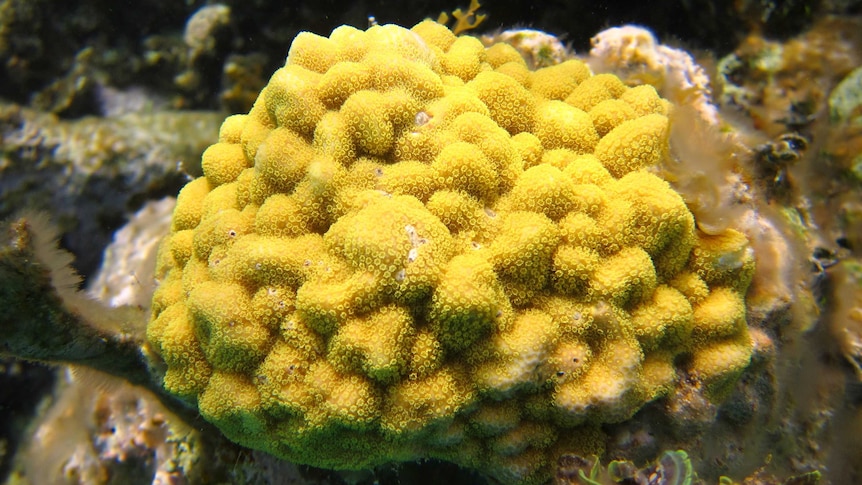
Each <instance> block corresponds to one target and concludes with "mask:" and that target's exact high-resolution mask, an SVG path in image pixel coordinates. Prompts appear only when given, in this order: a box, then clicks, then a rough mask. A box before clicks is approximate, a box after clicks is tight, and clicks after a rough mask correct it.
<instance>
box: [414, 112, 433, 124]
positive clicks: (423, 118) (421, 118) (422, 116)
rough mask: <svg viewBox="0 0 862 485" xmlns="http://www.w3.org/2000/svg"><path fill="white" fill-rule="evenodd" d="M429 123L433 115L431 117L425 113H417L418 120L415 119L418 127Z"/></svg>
mask: <svg viewBox="0 0 862 485" xmlns="http://www.w3.org/2000/svg"><path fill="white" fill-rule="evenodd" d="M429 121H431V115H429V114H428V113H426V112H424V111H420V112H418V113H416V118H415V119H414V122H415V124H416V126H423V125H425V124H426V123H428V122H429Z"/></svg>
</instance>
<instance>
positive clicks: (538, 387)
mask: <svg viewBox="0 0 862 485" xmlns="http://www.w3.org/2000/svg"><path fill="white" fill-rule="evenodd" d="M669 111H670V105H669V104H668V103H667V102H666V101H665V100H663V99H661V98H660V97H659V96H658V94H657V93H656V91H655V89H654V88H652V87H651V86H638V87H634V88H628V87H626V86H625V85H623V83H622V82H621V81H620V80H619V79H617V78H616V77H613V76H610V75H595V76H594V75H592V74H591V73H590V71H589V69H588V68H587V66H586V65H585V64H583V63H582V62H580V61H576V60H571V61H566V62H564V63H561V64H559V65H556V66H551V67H546V68H543V69H540V70H538V71H530V70H529V68H527V66H526V64H525V62H524V61H523V59H521V57H520V56H519V55H518V53H517V52H516V51H515V50H514V49H513V48H512V47H511V46H509V45H505V44H495V45H491V46H488V47H485V46H483V45H482V44H481V43H480V42H479V41H478V40H477V39H474V38H472V37H464V36H460V37H459V36H456V35H454V34H453V33H452V32H451V31H449V30H448V29H447V28H446V27H444V26H442V25H440V24H437V23H435V22H431V21H425V22H422V23H420V24H418V25H417V26H415V27H414V28H413V29H412V30H407V29H403V28H401V27H398V26H393V25H381V26H374V27H371V28H369V29H368V30H367V31H361V30H358V29H355V28H352V27H346V26H345V27H339V28H338V29H336V30H335V31H333V32H332V34H331V35H330V36H329V37H328V38H326V37H320V36H317V35H313V34H308V33H303V34H301V35H300V36H298V37H297V39H296V41H295V42H294V44H293V45H292V47H291V49H290V53H289V55H288V59H287V64H286V65H285V66H284V67H283V68H281V69H279V70H278V71H277V72H276V73H275V74H274V75H273V77H272V79H271V81H270V83H269V85H268V86H267V87H265V88H264V89H263V91H262V92H261V95H260V97H259V98H258V101H257V102H256V103H255V105H254V107H253V108H252V109H251V111H250V112H249V113H248V114H247V115H235V116H231V117H229V118H228V119H226V120H225V123H224V124H223V126H222V129H221V131H220V133H219V138H218V143H216V144H214V145H213V146H212V147H210V148H209V149H208V150H207V151H206V152H205V154H204V155H203V159H202V165H203V172H204V176H203V177H200V178H198V179H196V180H193V181H192V182H190V183H189V184H187V185H186V187H185V188H183V190H182V191H181V192H180V195H179V197H178V201H177V208H176V210H175V212H174V216H173V220H172V225H171V234H170V235H169V236H168V237H166V239H165V241H164V243H163V246H162V248H161V250H160V252H159V255H158V258H157V259H158V261H157V272H156V275H157V277H158V278H159V279H160V286H159V288H158V289H157V291H156V292H155V294H154V297H153V305H152V312H153V314H152V319H151V321H150V324H149V326H148V329H147V338H148V342H149V347H150V350H151V351H152V353H153V354H154V355H157V356H160V357H161V359H162V360H163V361H164V365H165V367H166V371H165V376H164V386H165V388H166V389H167V390H168V392H170V393H173V394H175V395H177V396H179V397H181V398H182V399H186V400H188V401H189V402H195V403H197V406H198V408H199V410H200V412H201V415H202V416H203V417H204V418H205V419H207V420H209V421H210V422H212V423H214V424H215V425H216V426H218V427H219V428H220V429H222V430H223V431H224V433H225V434H226V435H227V436H228V437H229V438H231V439H233V440H235V441H237V442H238V443H241V444H244V445H246V446H250V447H253V448H257V449H262V450H265V451H267V452H270V453H272V454H275V455H277V456H280V457H284V458H287V459H290V460H294V461H298V462H301V463H307V464H311V465H317V466H323V467H330V468H340V469H357V468H369V467H374V466H377V465H380V464H383V463H386V462H391V461H408V460H415V459H420V458H438V459H443V460H449V461H453V462H455V463H458V464H460V465H463V466H466V467H471V468H476V469H479V470H481V471H483V472H486V473H488V474H491V475H492V476H494V477H496V478H497V479H499V480H502V481H504V482H509V483H530V482H532V483H540V482H544V481H547V479H549V478H550V477H549V475H548V473H549V472H548V470H549V467H550V464H552V463H555V462H556V460H557V457H558V455H559V454H560V453H561V452H572V451H580V452H582V453H587V454H588V453H593V452H598V451H600V450H601V444H600V443H601V442H602V440H601V439H600V438H599V437H598V434H599V433H600V432H599V431H598V430H599V429H600V428H601V426H602V425H603V424H607V423H615V422H620V421H623V420H626V419H628V418H629V417H630V416H631V415H632V414H634V413H635V412H637V411H638V409H640V408H641V407H643V406H644V405H645V404H646V403H648V402H649V401H652V400H654V399H658V398H661V397H663V396H666V395H667V394H668V393H669V392H671V391H672V389H673V388H674V385H675V382H676V381H677V380H678V379H680V378H682V377H683V376H684V375H687V376H692V377H694V378H696V379H699V380H700V381H701V382H703V383H704V386H705V389H706V390H707V392H708V394H709V396H710V397H711V398H714V399H720V398H722V397H723V396H724V395H725V394H726V392H727V391H728V389H730V387H731V386H732V384H733V383H734V382H735V380H736V379H737V377H738V376H739V375H740V373H741V372H742V371H743V370H744V369H745V367H746V366H747V365H748V362H749V360H750V357H751V352H752V343H751V338H750V336H749V334H748V327H747V325H746V322H745V319H746V306H745V292H746V290H747V287H748V285H749V282H750V280H751V277H752V273H753V269H754V258H753V251H752V250H751V247H750V245H749V243H748V240H747V239H746V237H745V236H744V235H743V234H742V233H740V232H737V231H734V230H732V229H728V230H726V231H724V232H722V233H719V234H705V233H702V232H701V231H699V230H698V229H697V226H696V223H695V222H696V221H695V220H694V216H693V215H692V213H691V211H690V210H689V209H688V207H687V206H686V204H685V202H684V201H683V199H682V197H681V196H680V195H679V194H678V193H677V192H676V191H675V190H674V188H673V187H672V186H671V185H670V184H669V183H667V182H666V181H664V180H662V179H661V178H659V177H658V176H657V175H654V173H655V172H656V171H655V170H651V168H653V167H654V166H656V165H658V164H660V163H662V162H663V161H664V160H665V158H666V157H667V156H668V153H669V148H668V143H669V141H668V114H669Z"/></svg>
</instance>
